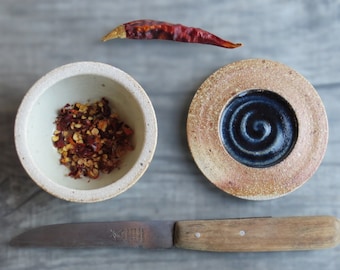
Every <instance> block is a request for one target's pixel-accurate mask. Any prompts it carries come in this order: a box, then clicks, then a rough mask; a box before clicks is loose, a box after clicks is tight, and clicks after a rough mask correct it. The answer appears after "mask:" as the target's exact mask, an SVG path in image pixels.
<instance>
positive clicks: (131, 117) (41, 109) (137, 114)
mask: <svg viewBox="0 0 340 270" xmlns="http://www.w3.org/2000/svg"><path fill="white" fill-rule="evenodd" d="M130 83H131V84H133V82H130ZM102 97H105V98H107V99H108V100H109V102H110V105H111V108H112V111H115V112H117V113H118V115H119V118H120V119H121V120H122V121H124V122H125V123H126V124H128V125H129V126H130V127H131V128H132V129H133V130H134V135H133V138H132V142H133V145H134V147H135V148H134V150H133V151H131V152H128V153H127V154H126V155H125V157H124V158H123V160H122V162H121V166H120V168H119V169H116V170H113V171H112V172H111V173H110V174H103V173H101V174H100V176H99V179H96V180H90V181H89V179H88V178H82V179H73V178H71V177H69V176H68V175H67V174H68V169H67V168H66V167H65V166H63V165H60V163H59V158H60V155H59V154H58V152H57V149H56V148H55V147H54V146H53V144H52V141H51V136H52V134H53V131H54V130H55V128H56V127H55V123H54V121H55V119H56V116H57V114H58V110H59V109H60V108H62V107H63V106H65V105H66V104H67V103H68V104H74V103H75V102H81V103H87V102H95V101H98V100H100V99H101V98H102ZM32 104H34V105H33V106H31V107H30V109H29V110H26V111H25V113H26V114H27V115H26V116H25V118H26V119H27V121H26V122H24V123H25V124H26V125H27V126H26V127H22V130H26V132H25V135H24V136H26V137H25V141H26V144H27V145H26V147H27V152H28V153H29V155H31V156H30V157H29V158H30V159H31V160H32V162H33V163H34V167H35V168H37V169H36V170H39V174H41V175H43V176H45V177H46V178H47V179H48V181H53V182H55V183H56V184H58V185H61V186H64V187H67V188H71V189H76V190H91V189H97V188H102V187H105V186H107V185H110V184H112V183H114V182H116V181H117V180H118V179H120V178H122V177H123V176H124V175H125V174H126V173H127V172H129V170H130V169H131V168H132V167H133V166H137V165H136V162H137V161H138V158H139V156H140V154H141V151H142V149H143V144H144V140H145V119H144V116H143V111H142V108H141V106H140V104H139V102H138V100H137V99H136V96H135V95H134V93H131V92H129V91H127V90H126V86H125V85H123V84H122V83H120V82H117V81H116V80H113V79H111V78H107V77H104V76H101V75H98V74H85V75H75V76H71V77H67V78H64V79H62V80H60V81H58V82H56V83H54V84H53V85H50V86H48V87H47V89H46V90H45V91H43V92H42V93H41V94H40V95H38V96H36V97H35V100H34V102H32ZM138 165H139V164H138ZM33 180H37V179H33Z"/></svg>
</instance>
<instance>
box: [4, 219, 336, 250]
mask: <svg viewBox="0 0 340 270" xmlns="http://www.w3.org/2000/svg"><path fill="white" fill-rule="evenodd" d="M339 243H340V220H339V219H337V218H335V217H332V216H310V217H279V218H272V217H265V218H241V219H223V220H190V221H116V222H92V223H69V224H55V225H48V226H43V227H38V228H35V229H32V230H29V231H26V232H24V233H22V234H20V235H18V236H17V237H15V238H13V239H12V240H11V242H10V244H11V245H12V246H20V247H27V246H35V247H67V248H71V247H98V246H112V247H143V248H152V249H158V248H172V247H176V248H183V249H191V250H201V251H215V252H267V251H293V250H314V249H324V248H333V247H336V246H337V245H338V244H339Z"/></svg>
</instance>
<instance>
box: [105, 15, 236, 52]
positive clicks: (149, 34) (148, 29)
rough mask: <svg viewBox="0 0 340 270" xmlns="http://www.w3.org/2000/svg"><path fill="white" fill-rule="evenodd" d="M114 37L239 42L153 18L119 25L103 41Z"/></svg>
mask: <svg viewBox="0 0 340 270" xmlns="http://www.w3.org/2000/svg"><path fill="white" fill-rule="evenodd" d="M114 38H128V39H162V40H173V41H179V42H188V43H201V44H210V45H214V46H219V47H223V48H229V49H233V48H237V47H240V46H242V44H241V43H233V42H230V41H227V40H223V39H221V38H219V37H217V36H215V35H214V34H212V33H209V32H207V31H205V30H203V29H200V28H195V27H188V26H184V25H181V24H172V23H167V22H161V21H154V20H137V21H132V22H128V23H124V24H122V25H119V26H118V27H116V28H115V29H113V30H112V31H111V32H110V33H108V34H107V35H106V36H104V37H103V39H102V40H103V41H107V40H110V39H114Z"/></svg>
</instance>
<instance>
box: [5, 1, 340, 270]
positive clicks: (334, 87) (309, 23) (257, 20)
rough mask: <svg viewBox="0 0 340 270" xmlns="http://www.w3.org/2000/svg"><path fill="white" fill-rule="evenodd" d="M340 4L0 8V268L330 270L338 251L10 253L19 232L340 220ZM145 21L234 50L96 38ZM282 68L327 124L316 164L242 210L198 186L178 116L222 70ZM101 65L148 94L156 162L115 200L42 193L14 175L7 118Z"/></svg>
mask: <svg viewBox="0 0 340 270" xmlns="http://www.w3.org/2000/svg"><path fill="white" fill-rule="evenodd" d="M339 10H340V3H339V1H336V0H331V1H317V0H312V1H309V0H301V1H294V0H288V1H279V0H275V1H270V0H264V1H262V0H261V1H260V0H254V1H246V0H240V1H215V0H203V1H194V0H188V1H166V0H160V1H151V0H144V1H141V2H139V1H123V0H117V1H110V0H102V1H90V0H84V1H44V0H26V1H13V0H2V1H1V3H0V34H1V38H0V61H1V65H0V149H1V155H0V228H1V230H2V233H1V234H0V269H7V270H14V269H15V270H21V269H28V270H33V269H47V268H48V269H58V270H59V269H73V270H77V269H82V270H88V269H94V268H95V269H108V268H110V269H126V268H128V269H131V270H134V269H136V270H137V269H164V270H166V269H209V268H212V267H214V268H219V269H261V270H262V269H273V268H275V269H285V270H291V269H305V268H308V269H309V270H319V269H331V270H335V269H339V268H340V249H339V248H335V249H330V250H321V251H309V252H304V251H301V252H280V253H270V254H268V253H259V254H257V253H255V254H242V253H233V254H223V253H222V254H215V253H209V252H192V251H185V250H179V249H171V250H166V251H145V250H140V249H136V250H128V251H127V250H118V249H114V250H113V249H106V248H105V249H104V248H100V249H95V250H93V249H84V250H72V251H69V250H63V249H47V250H45V249H43V250H41V249H16V248H11V247H9V246H8V245H7V242H8V241H9V239H11V238H12V237H13V236H15V235H17V234H19V233H20V232H22V231H25V230H26V229H30V228H33V227H36V226H39V225H47V224H54V223H64V222H83V221H85V222H86V221H110V220H138V219H141V220H151V219H155V220H188V219H220V218H239V217H261V216H307V215H332V216H337V217H340V195H339V190H340V181H339V175H340V139H339V134H340V109H339V100H340V91H339V88H340V79H339V71H340V66H339V59H340V47H339V41H338V38H337V37H338V36H340V14H339ZM143 18H151V19H156V20H164V21H169V22H175V23H176V22H179V23H182V24H185V25H191V26H197V27H200V28H204V29H206V30H208V31H211V32H213V33H215V34H217V35H219V36H221V37H223V38H226V39H230V40H236V41H240V42H242V43H243V44H244V46H243V47H241V48H239V49H236V50H225V49H223V48H215V47H212V46H207V45H197V44H183V43H174V42H166V41H135V40H115V41H112V42H106V43H102V42H101V41H100V39H101V37H102V36H103V35H104V34H105V33H107V32H108V31H109V30H111V29H112V28H113V27H114V26H115V25H119V24H121V23H123V22H126V21H130V20H134V19H143ZM249 58H265V59H271V60H274V61H278V62H281V63H283V64H286V65H288V66H290V67H291V68H293V69H295V70H296V71H298V72H299V73H301V74H302V75H303V76H305V77H306V78H307V79H308V80H309V81H310V82H311V83H312V84H313V85H314V87H315V88H316V90H317V91H318V93H319V95H320V96H321V98H322V100H323V102H324V105H325V108H326V111H327V115H328V121H329V144H328V148H327V152H326V156H325V159H324V160H323V162H322V164H321V166H320V167H319V169H318V171H317V172H316V173H315V174H314V176H313V177H312V179H311V180H310V181H308V183H306V185H304V186H303V187H302V188H301V189H299V190H297V191H295V192H293V193H292V194H290V195H288V196H285V197H284V198H281V199H277V200H269V201H265V202H248V201H244V200H240V199H236V198H233V197H231V196H229V195H227V194H226V193H224V192H222V191H219V190H218V189H217V188H216V187H214V186H213V185H212V184H210V183H209V181H207V179H206V178H205V177H204V176H203V175H202V174H201V173H200V171H199V170H198V168H197V166H196V165H195V163H194V161H193V159H192V156H191V154H190V153H189V150H188V145H187V139H186V130H185V125H186V118H187V113H188V108H189V105H190V102H191V100H192V98H193V96H194V94H195V92H196V90H197V88H198V87H199V86H200V85H201V83H202V82H203V81H204V80H205V79H206V78H207V77H208V76H209V75H210V74H211V73H212V72H214V71H215V70H217V69H218V68H219V67H222V66H224V65H226V64H228V63H231V62H234V61H237V60H241V59H249ZM84 60H91V61H101V62H104V63H108V64H111V65H114V66H116V67H118V68H121V69H122V70H124V71H126V72H127V73H129V74H130V75H132V76H133V77H134V78H135V79H136V80H137V81H138V82H139V83H140V84H141V85H142V86H143V88H144V89H145V90H146V92H147V93H148V94H149V96H150V99H151V101H152V102H153V105H154V107H155V110H156V114H157V118H158V126H159V137H158V146H157V150H156V153H155V157H154V160H153V162H152V164H151V166H150V167H149V169H148V171H147V172H146V173H145V175H144V176H143V178H142V179H141V180H140V181H139V182H138V184H136V185H135V186H134V187H133V188H131V189H130V190H129V191H128V192H126V193H124V194H121V195H120V196H118V197H117V198H114V199H112V200H109V201H105V202H101V203H95V204H88V205H87V204H86V205H84V204H76V203H68V202H64V201H61V200H58V199H56V198H54V197H51V196H50V195H48V194H47V193H46V192H44V191H41V190H40V189H39V188H38V187H37V186H36V185H35V184H34V183H33V181H32V180H31V179H29V177H28V176H27V174H26V173H25V171H24V170H23V168H22V167H21V165H20V163H19V161H18V159H17V156H16V153H15V146H14V140H13V126H14V120H15V114H16V110H17V108H18V106H19V104H20V101H21V99H22V98H23V96H24V94H25V93H26V92H27V90H28V89H29V88H30V87H31V85H32V84H33V83H34V82H35V81H36V80H37V79H38V78H40V77H41V76H43V75H44V74H45V73H47V72H48V71H50V70H51V69H53V68H55V67H57V66H60V65H63V64H67V63H70V62H74V61H84Z"/></svg>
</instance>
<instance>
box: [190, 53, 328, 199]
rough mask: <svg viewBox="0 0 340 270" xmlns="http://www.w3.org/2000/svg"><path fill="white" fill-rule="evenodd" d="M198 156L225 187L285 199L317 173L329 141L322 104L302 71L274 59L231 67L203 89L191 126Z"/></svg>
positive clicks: (244, 195)
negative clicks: (283, 197) (298, 71)
mask: <svg viewBox="0 0 340 270" xmlns="http://www.w3.org/2000/svg"><path fill="white" fill-rule="evenodd" d="M187 135H188V143H189V147H190V150H191V153H192V155H193V158H194V160H195V162H196V164H197V165H198V167H199V168H200V170H201V171H202V172H203V174H204V175H205V176H206V177H207V179H208V180H209V181H210V182H212V183H213V184H214V185H216V186H217V187H218V188H220V189H221V190H223V191H225V192H226V193H229V194H231V195H233V196H236V197H239V198H242V199H248V200H268V199H274V198H279V197H282V196H285V195H287V194H289V193H291V192H293V191H294V190H296V189H297V188H299V187H301V186H302V185H303V184H304V183H305V182H306V181H307V180H308V179H310V178H311V177H312V176H313V174H314V173H315V172H316V170H317V168H318V167H319V165H320V164H321V161H322V159H323V157H324V154H325V151H326V148H327V142H328V121H327V115H326V110H325V108H324V106H323V103H322V100H321V98H320V96H319V95H318V93H317V91H316V90H315V89H314V87H313V86H312V84H311V83H310V82H308V81H307V80H306V79H305V78H304V77H303V76H302V75H301V74H299V73H297V72H296V71H295V70H293V69H292V68H290V67H288V66H286V65H284V64H281V63H278V62H275V61H271V60H266V59H247V60H242V61H238V62H234V63H231V64H229V65H226V66H224V67H222V68H220V69H219V70H217V71H216V72H214V73H213V74H212V75H210V76H209V77H208V78H207V79H206V80H205V81H204V82H203V84H202V85H201V86H200V88H199V89H198V90H197V92H196V94H195V96H194V98H193V101H192V103H191V106H190V110H189V114H188V121H187Z"/></svg>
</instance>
